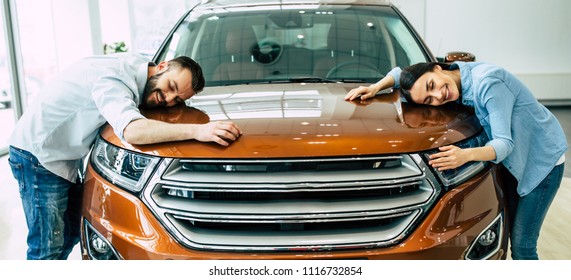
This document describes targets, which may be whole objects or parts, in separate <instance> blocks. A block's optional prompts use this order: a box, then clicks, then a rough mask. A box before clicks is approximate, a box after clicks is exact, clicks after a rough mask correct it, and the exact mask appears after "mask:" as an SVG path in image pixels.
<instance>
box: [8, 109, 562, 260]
mask: <svg viewBox="0 0 571 280" xmlns="http://www.w3.org/2000/svg"><path fill="white" fill-rule="evenodd" d="M549 109H550V110H551V111H552V112H553V113H554V114H555V115H556V116H557V118H558V119H559V121H560V122H561V125H562V126H563V129H564V130H565V131H566V133H567V140H568V141H570V140H571V107H550V108H549ZM569 146H570V147H571V144H570V145H569ZM566 158H567V164H566V168H565V174H564V176H565V177H564V178H563V182H562V184H561V188H560V189H559V192H558V194H557V196H556V197H555V200H554V202H553V204H552V206H551V208H550V210H549V212H548V214H547V217H546V220H545V222H544V226H543V229H542V232H541V235H540V238H539V244H538V250H539V255H540V258H542V259H545V260H571V219H570V217H571V207H569V205H571V151H568V152H567V155H566ZM0 186H1V187H0V191H1V195H0V260H23V259H25V258H26V234H27V229H26V225H25V221H24V215H23V212H22V208H21V202H20V198H19V194H18V188H17V187H16V181H15V180H14V179H13V177H12V173H11V172H10V170H9V166H8V162H7V157H6V156H4V157H0ZM70 259H72V260H79V259H81V257H80V250H79V246H77V247H76V248H75V250H74V252H72V254H71V255H70Z"/></svg>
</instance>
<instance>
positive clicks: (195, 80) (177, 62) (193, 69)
mask: <svg viewBox="0 0 571 280" xmlns="http://www.w3.org/2000/svg"><path fill="white" fill-rule="evenodd" d="M168 66H169V67H174V68H179V69H188V70H190V73H192V89H193V90H194V92H195V93H199V92H201V91H202V90H203V89H204V84H205V81H204V75H203V74H202V68H201V67H200V65H199V64H198V63H197V62H196V61H194V60H193V59H192V58H190V57H188V56H179V57H175V58H173V59H171V60H169V61H168Z"/></svg>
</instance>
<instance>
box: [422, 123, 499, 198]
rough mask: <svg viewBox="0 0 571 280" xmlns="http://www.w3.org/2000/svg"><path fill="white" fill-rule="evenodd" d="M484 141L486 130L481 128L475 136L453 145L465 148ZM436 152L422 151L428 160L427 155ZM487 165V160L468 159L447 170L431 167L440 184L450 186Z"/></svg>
mask: <svg viewBox="0 0 571 280" xmlns="http://www.w3.org/2000/svg"><path fill="white" fill-rule="evenodd" d="M486 143H488V136H487V135H486V132H484V131H483V130H482V131H481V132H480V133H479V134H477V135H476V136H473V137H472V138H469V139H468V140H465V141H462V142H460V143H456V144H454V145H455V146H457V147H459V148H462V149H465V148H476V147H482V146H484V145H485V144H486ZM437 152H439V150H432V151H429V152H426V153H424V158H425V159H426V160H427V161H428V157H429V156H430V155H432V154H435V153H437ZM487 165H488V162H487V161H485V162H484V161H470V162H467V163H465V164H464V165H462V166H460V167H458V168H456V169H449V170H444V171H438V170H436V169H433V170H434V172H435V173H436V175H438V178H439V179H440V181H441V182H442V184H444V185H445V186H446V187H450V186H454V185H458V184H460V183H462V182H464V181H466V180H468V179H469V178H471V177H472V176H474V175H476V174H477V173H478V172H480V171H482V170H483V169H484V168H485V167H486V166H487Z"/></svg>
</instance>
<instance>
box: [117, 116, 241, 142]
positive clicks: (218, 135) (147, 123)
mask: <svg viewBox="0 0 571 280" xmlns="http://www.w3.org/2000/svg"><path fill="white" fill-rule="evenodd" d="M241 134H242V132H241V131H240V129H239V128H238V126H237V125H236V124H234V123H232V122H225V121H217V122H210V123H206V124H173V123H167V122H162V121H157V120H152V119H137V120H134V121H132V122H130V123H129V124H128V125H127V127H125V130H124V131H123V136H124V138H125V140H126V141H127V142H128V143H130V144H137V145H140V144H153V143H161V142H169V141H181V140H188V139H195V140H198V141H201V142H216V143H218V144H220V145H222V146H228V145H229V144H230V142H232V141H234V140H236V139H237V138H238V137H239V136H240V135H241Z"/></svg>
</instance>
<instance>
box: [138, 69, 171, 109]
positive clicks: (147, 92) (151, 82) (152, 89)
mask: <svg viewBox="0 0 571 280" xmlns="http://www.w3.org/2000/svg"><path fill="white" fill-rule="evenodd" d="M163 73H165V72H161V73H158V74H155V75H152V76H151V77H149V79H148V80H147V83H146V84H145V89H144V90H143V102H142V103H141V105H142V106H143V107H147V108H152V107H158V106H160V104H149V97H150V96H151V94H156V91H160V89H158V88H157V82H158V81H159V78H160V77H161V75H163Z"/></svg>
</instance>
